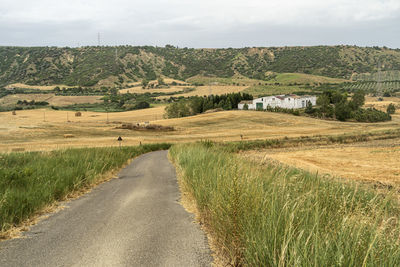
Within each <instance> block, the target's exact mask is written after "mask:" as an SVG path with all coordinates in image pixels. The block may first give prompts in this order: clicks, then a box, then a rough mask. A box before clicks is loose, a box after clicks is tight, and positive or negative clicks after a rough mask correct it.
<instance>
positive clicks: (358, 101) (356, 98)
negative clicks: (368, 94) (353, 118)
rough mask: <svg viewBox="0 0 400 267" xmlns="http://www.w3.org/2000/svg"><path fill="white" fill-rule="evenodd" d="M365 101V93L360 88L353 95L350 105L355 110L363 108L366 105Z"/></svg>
mask: <svg viewBox="0 0 400 267" xmlns="http://www.w3.org/2000/svg"><path fill="white" fill-rule="evenodd" d="M364 103H365V93H364V92H363V91H361V90H358V91H356V92H355V93H354V95H353V96H352V97H351V101H350V107H351V108H352V109H353V110H357V109H359V108H361V107H362V106H363V105H364Z"/></svg>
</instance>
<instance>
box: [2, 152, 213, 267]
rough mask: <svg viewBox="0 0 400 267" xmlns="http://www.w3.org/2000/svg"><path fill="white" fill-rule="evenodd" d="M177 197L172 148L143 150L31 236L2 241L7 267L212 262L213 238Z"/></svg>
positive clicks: (177, 190) (181, 264) (40, 224)
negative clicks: (116, 174) (114, 176)
mask: <svg viewBox="0 0 400 267" xmlns="http://www.w3.org/2000/svg"><path fill="white" fill-rule="evenodd" d="M178 201H179V189H178V185H177V181H176V174H175V169H174V167H173V166H172V165H171V164H170V162H169V161H168V159H167V151H158V152H152V153H148V154H145V155H142V156H140V157H138V158H137V159H135V160H134V161H133V162H132V164H130V165H129V166H128V167H126V168H125V169H123V170H122V171H121V172H120V174H119V179H113V180H111V181H109V182H107V183H104V184H102V185H100V186H98V187H96V188H95V189H94V190H93V191H92V192H90V193H88V194H86V195H84V196H82V197H81V198H79V199H77V200H74V201H71V202H69V203H67V204H66V205H67V207H66V208H65V209H63V210H61V211H59V212H57V213H54V214H51V215H50V217H49V218H47V219H44V220H42V221H41V222H40V223H38V224H37V225H35V226H33V227H32V228H31V230H30V231H28V232H26V233H25V234H24V238H18V239H13V240H8V241H4V242H0V266H210V265H211V261H212V258H211V256H210V255H211V254H210V250H209V248H208V243H207V240H206V237H205V235H204V233H203V232H202V231H201V229H200V227H199V226H198V225H197V224H195V223H194V222H193V221H194V219H193V216H192V215H191V214H189V213H187V212H186V211H185V210H184V208H183V207H182V206H181V205H180V204H179V202H178Z"/></svg>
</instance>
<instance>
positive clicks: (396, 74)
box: [353, 70, 400, 81]
mask: <svg viewBox="0 0 400 267" xmlns="http://www.w3.org/2000/svg"><path fill="white" fill-rule="evenodd" d="M353 80H354V81H400V71H399V70H391V71H381V72H380V73H379V72H375V73H360V74H355V75H353Z"/></svg>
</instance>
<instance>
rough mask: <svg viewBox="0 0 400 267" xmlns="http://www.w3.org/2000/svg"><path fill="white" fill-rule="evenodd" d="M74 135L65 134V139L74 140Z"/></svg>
mask: <svg viewBox="0 0 400 267" xmlns="http://www.w3.org/2000/svg"><path fill="white" fill-rule="evenodd" d="M74 137H75V136H74V135H73V134H64V138H74Z"/></svg>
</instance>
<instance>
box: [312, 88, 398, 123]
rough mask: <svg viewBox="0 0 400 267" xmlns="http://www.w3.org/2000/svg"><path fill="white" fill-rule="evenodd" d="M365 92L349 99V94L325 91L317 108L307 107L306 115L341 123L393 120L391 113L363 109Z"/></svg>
mask: <svg viewBox="0 0 400 267" xmlns="http://www.w3.org/2000/svg"><path fill="white" fill-rule="evenodd" d="M364 103H365V92H363V91H360V90H359V91H356V92H354V94H353V95H352V96H351V98H350V99H349V97H348V95H347V93H341V92H339V91H325V92H324V93H323V94H322V95H320V96H319V97H318V99H317V105H318V107H317V108H313V107H312V106H310V105H307V108H306V110H305V113H307V114H309V115H310V116H313V117H318V118H335V119H337V120H339V121H347V120H355V121H359V122H379V121H388V120H391V119H392V118H391V116H390V114H389V112H383V111H380V110H377V109H375V108H367V109H363V108H362V106H363V105H364Z"/></svg>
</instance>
